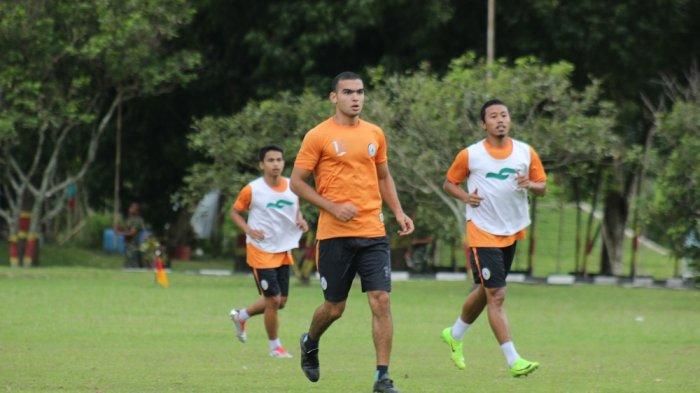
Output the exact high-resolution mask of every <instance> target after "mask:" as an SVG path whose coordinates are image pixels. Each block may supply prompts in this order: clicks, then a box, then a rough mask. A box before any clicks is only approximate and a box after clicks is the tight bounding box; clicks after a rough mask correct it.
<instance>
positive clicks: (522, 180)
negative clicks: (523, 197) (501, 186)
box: [515, 172, 530, 190]
mask: <svg viewBox="0 0 700 393" xmlns="http://www.w3.org/2000/svg"><path fill="white" fill-rule="evenodd" d="M515 181H516V183H517V184H518V189H520V190H529V189H530V178H529V177H527V175H521V174H520V172H516V174H515Z"/></svg>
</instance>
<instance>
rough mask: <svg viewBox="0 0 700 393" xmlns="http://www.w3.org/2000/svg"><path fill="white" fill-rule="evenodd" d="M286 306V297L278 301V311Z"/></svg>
mask: <svg viewBox="0 0 700 393" xmlns="http://www.w3.org/2000/svg"><path fill="white" fill-rule="evenodd" d="M286 305H287V298H286V297H283V298H281V299H280V305H279V309H280V310H281V309H283V308H284V306H286Z"/></svg>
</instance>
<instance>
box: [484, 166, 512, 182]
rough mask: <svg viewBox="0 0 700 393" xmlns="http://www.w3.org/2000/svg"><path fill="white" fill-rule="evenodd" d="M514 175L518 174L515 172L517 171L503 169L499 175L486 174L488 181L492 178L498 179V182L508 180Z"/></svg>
mask: <svg viewBox="0 0 700 393" xmlns="http://www.w3.org/2000/svg"><path fill="white" fill-rule="evenodd" d="M513 173H516V172H515V169H513V168H503V169H501V170H500V171H498V173H493V172H489V173H487V174H486V178H487V179H488V178H490V177H494V178H496V179H498V180H506V179H507V178H508V176H509V175H512V174H513Z"/></svg>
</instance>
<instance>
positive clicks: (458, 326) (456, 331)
mask: <svg viewBox="0 0 700 393" xmlns="http://www.w3.org/2000/svg"><path fill="white" fill-rule="evenodd" d="M469 326H471V325H470V324H468V323H466V322H464V321H462V318H460V317H457V320H456V321H455V324H454V325H452V338H454V339H455V340H457V341H462V338H464V333H466V332H467V330H469Z"/></svg>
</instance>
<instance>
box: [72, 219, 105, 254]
mask: <svg viewBox="0 0 700 393" xmlns="http://www.w3.org/2000/svg"><path fill="white" fill-rule="evenodd" d="M111 227H112V214H111V213H108V212H89V213H88V216H87V218H86V219H85V226H84V227H83V229H81V230H80V233H79V234H78V236H77V237H76V243H77V245H79V246H81V247H86V248H93V249H100V248H102V236H103V233H104V230H105V229H107V228H111Z"/></svg>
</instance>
